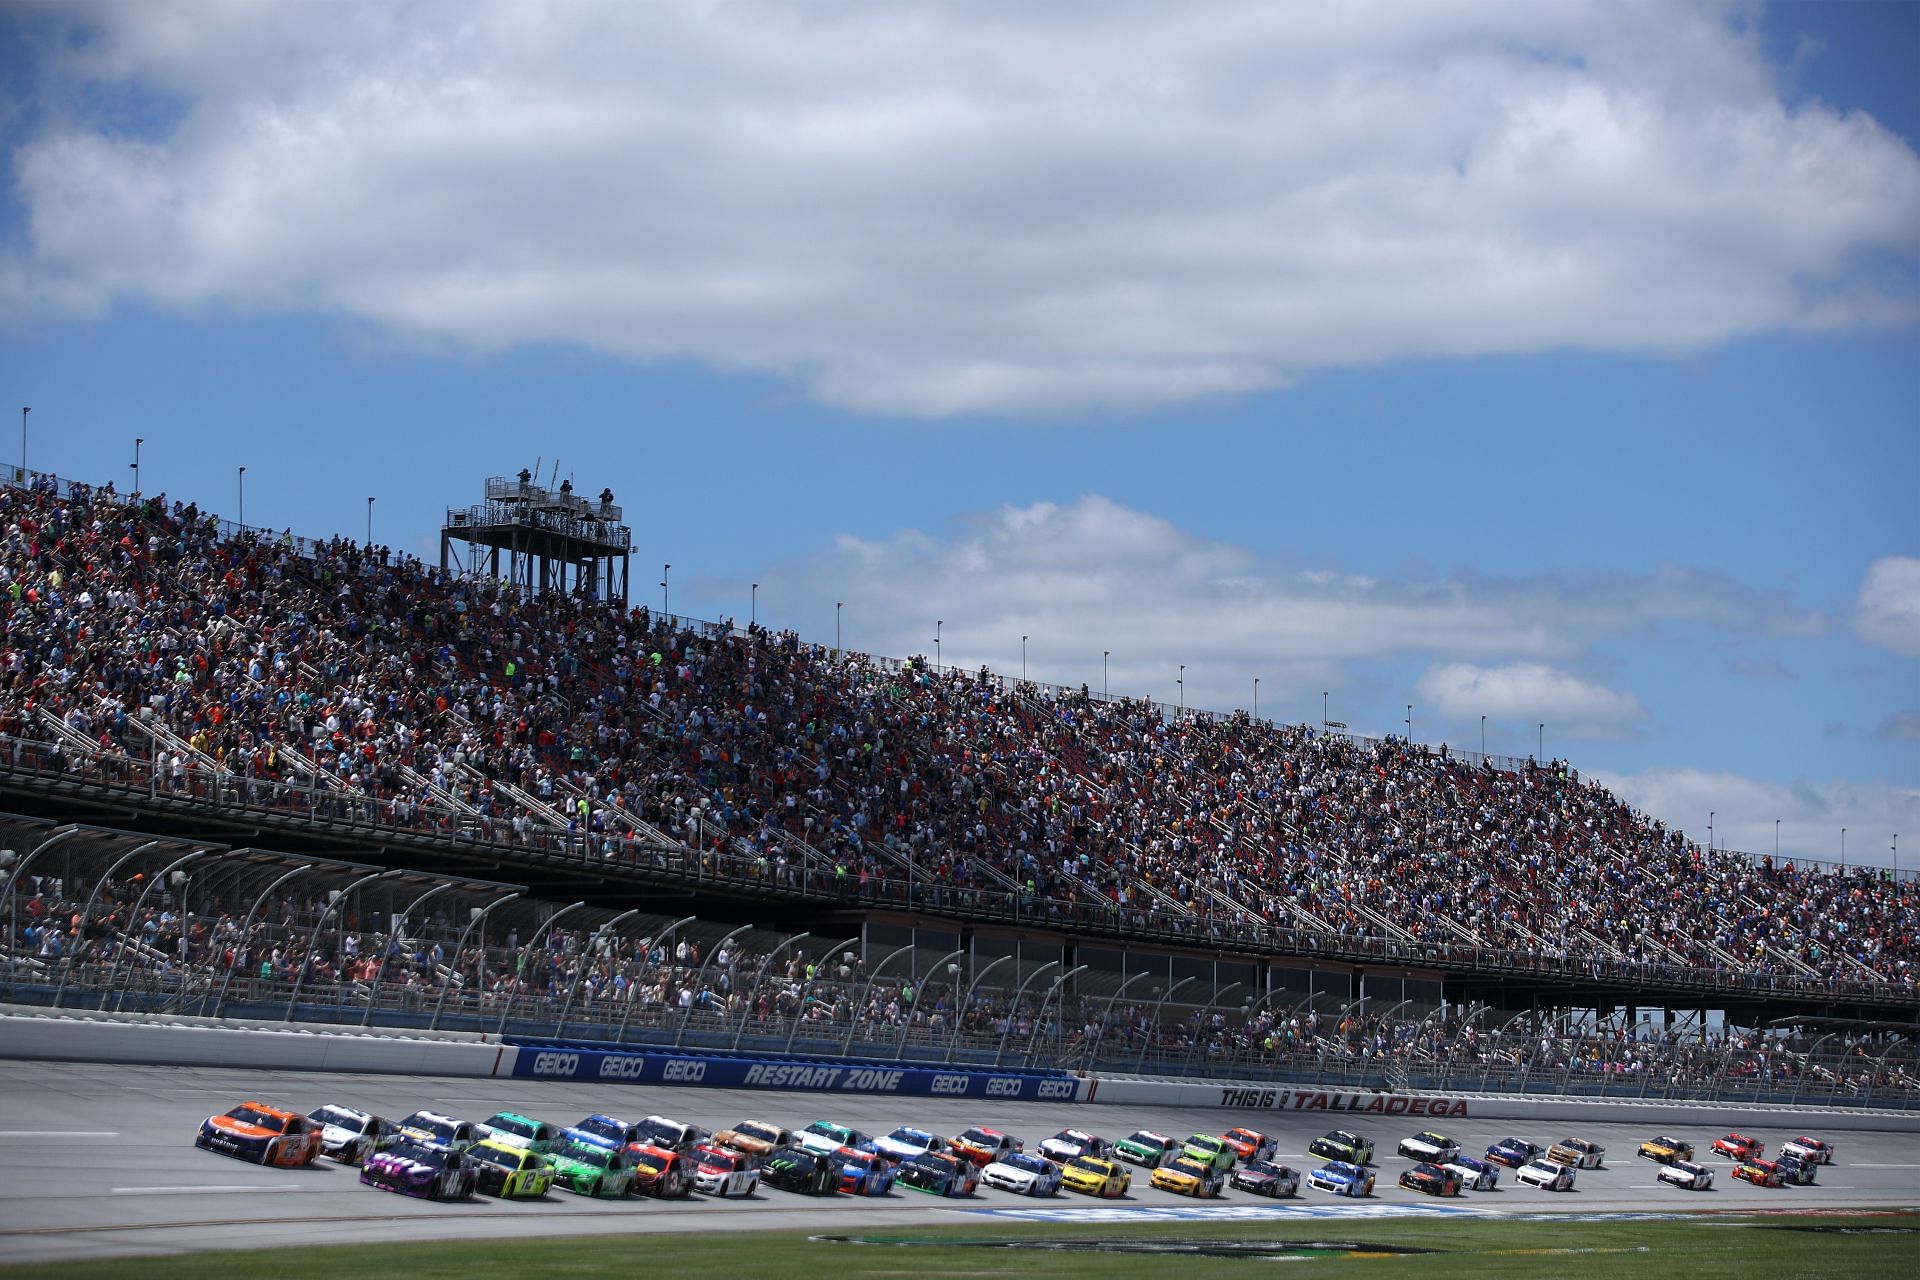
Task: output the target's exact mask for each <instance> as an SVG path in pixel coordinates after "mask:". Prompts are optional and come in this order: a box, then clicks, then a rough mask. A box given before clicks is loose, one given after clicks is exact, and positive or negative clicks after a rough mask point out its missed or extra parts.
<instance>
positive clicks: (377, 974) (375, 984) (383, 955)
mask: <svg viewBox="0 0 1920 1280" xmlns="http://www.w3.org/2000/svg"><path fill="white" fill-rule="evenodd" d="M454 887H455V886H454V885H453V883H452V882H448V883H447V884H437V885H434V886H433V887H432V888H431V889H428V890H427V891H426V892H425V893H423V894H421V895H420V896H419V897H417V898H415V899H414V900H413V901H412V902H409V903H408V904H407V909H406V910H405V911H402V912H401V913H400V923H399V924H398V925H392V926H389V932H387V933H385V934H383V935H381V942H380V967H379V968H378V969H376V970H374V974H373V981H372V982H370V983H368V984H367V1015H366V1017H364V1018H362V1019H361V1020H360V1025H361V1026H363V1027H367V1026H372V1025H373V1004H374V1001H375V1000H376V999H378V998H379V995H380V984H381V983H383V982H385V981H386V980H387V965H388V963H389V962H391V961H392V959H393V950H394V947H393V943H394V934H393V930H399V929H405V928H406V927H407V921H408V919H410V918H411V917H412V915H413V913H414V912H415V911H416V910H418V909H419V907H420V905H421V904H422V903H424V902H426V901H427V900H428V899H429V898H433V897H437V896H438V895H440V894H443V893H445V892H446V891H447V890H449V889H451V888H454Z"/></svg>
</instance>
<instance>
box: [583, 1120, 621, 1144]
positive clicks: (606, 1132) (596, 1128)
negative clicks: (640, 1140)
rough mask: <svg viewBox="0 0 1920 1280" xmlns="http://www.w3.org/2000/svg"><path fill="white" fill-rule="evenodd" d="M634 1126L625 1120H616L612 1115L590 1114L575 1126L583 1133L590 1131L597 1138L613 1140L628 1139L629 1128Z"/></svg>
mask: <svg viewBox="0 0 1920 1280" xmlns="http://www.w3.org/2000/svg"><path fill="white" fill-rule="evenodd" d="M631 1127H632V1126H631V1125H629V1124H627V1122H626V1121H624V1120H615V1119H613V1118H612V1117H610V1116H588V1117H587V1118H586V1119H585V1120H582V1121H581V1122H580V1123H579V1124H577V1125H575V1126H574V1128H576V1129H578V1130H579V1131H580V1132H582V1133H590V1134H592V1135H593V1136H594V1137H596V1138H606V1139H609V1140H610V1141H613V1142H623V1141H625V1140H626V1136H627V1130H628V1129H629V1128H631Z"/></svg>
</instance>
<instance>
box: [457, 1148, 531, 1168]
mask: <svg viewBox="0 0 1920 1280" xmlns="http://www.w3.org/2000/svg"><path fill="white" fill-rule="evenodd" d="M467 1154H468V1155H470V1156H472V1157H473V1158H474V1159H475V1160H476V1161H478V1162H479V1163H481V1164H490V1165H492V1166H493V1167H494V1168H496V1169H518V1168H519V1167H520V1160H521V1153H520V1152H518V1151H502V1150H501V1149H500V1148H499V1147H488V1146H479V1147H475V1148H473V1149H472V1150H471V1151H469V1152H467Z"/></svg>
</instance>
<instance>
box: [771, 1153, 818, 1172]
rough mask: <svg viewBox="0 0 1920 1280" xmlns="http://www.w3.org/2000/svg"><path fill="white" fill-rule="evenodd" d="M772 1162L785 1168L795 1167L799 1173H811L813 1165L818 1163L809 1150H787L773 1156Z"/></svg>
mask: <svg viewBox="0 0 1920 1280" xmlns="http://www.w3.org/2000/svg"><path fill="white" fill-rule="evenodd" d="M773 1163H774V1164H776V1165H780V1166H784V1167H786V1168H791V1169H797V1170H798V1171H800V1172H801V1173H811V1172H812V1171H813V1168H814V1166H815V1165H816V1164H817V1163H819V1160H818V1157H816V1156H815V1155H814V1154H813V1153H812V1152H810V1151H794V1150H787V1151H783V1152H781V1153H780V1154H779V1155H777V1156H775V1157H774V1158H773Z"/></svg>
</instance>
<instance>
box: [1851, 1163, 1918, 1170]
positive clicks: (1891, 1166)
mask: <svg viewBox="0 0 1920 1280" xmlns="http://www.w3.org/2000/svg"><path fill="white" fill-rule="evenodd" d="M1847 1167H1848V1168H1849V1169H1920V1164H1853V1165H1848V1166H1847Z"/></svg>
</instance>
